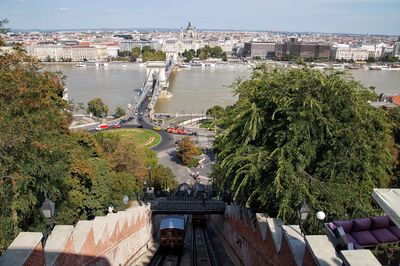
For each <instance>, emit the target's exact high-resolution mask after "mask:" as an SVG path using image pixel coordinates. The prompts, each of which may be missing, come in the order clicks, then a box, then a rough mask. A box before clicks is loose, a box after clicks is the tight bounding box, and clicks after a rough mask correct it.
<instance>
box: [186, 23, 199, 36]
mask: <svg viewBox="0 0 400 266" xmlns="http://www.w3.org/2000/svg"><path fill="white" fill-rule="evenodd" d="M184 37H185V38H191V39H197V31H196V27H192V24H191V23H190V21H189V24H188V26H187V27H186V31H185V35H184Z"/></svg>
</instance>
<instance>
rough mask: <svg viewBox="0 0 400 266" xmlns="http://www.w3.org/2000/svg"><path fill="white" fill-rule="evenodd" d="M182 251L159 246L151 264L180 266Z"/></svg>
mask: <svg viewBox="0 0 400 266" xmlns="http://www.w3.org/2000/svg"><path fill="white" fill-rule="evenodd" d="M181 258H182V251H175V250H170V249H162V248H159V249H158V250H157V253H156V254H155V255H154V256H153V258H152V259H151V261H150V263H149V266H160V265H162V266H179V265H181Z"/></svg>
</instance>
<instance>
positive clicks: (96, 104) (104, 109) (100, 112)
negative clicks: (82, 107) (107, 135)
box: [86, 98, 108, 117]
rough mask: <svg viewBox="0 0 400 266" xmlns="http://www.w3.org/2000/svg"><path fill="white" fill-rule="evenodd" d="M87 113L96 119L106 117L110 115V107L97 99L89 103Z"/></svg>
mask: <svg viewBox="0 0 400 266" xmlns="http://www.w3.org/2000/svg"><path fill="white" fill-rule="evenodd" d="M86 111H87V112H88V113H92V114H93V115H94V116H96V117H104V116H106V115H107V113H108V106H107V105H106V104H105V103H103V101H102V100H101V99H100V98H95V99H92V100H90V101H89V102H88V103H87V110H86Z"/></svg>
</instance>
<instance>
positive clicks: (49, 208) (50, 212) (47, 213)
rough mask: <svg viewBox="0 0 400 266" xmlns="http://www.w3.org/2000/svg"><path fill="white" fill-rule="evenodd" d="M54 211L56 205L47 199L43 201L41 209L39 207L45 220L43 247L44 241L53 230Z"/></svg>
mask: <svg viewBox="0 0 400 266" xmlns="http://www.w3.org/2000/svg"><path fill="white" fill-rule="evenodd" d="M55 210H56V204H55V203H54V202H52V201H51V200H49V199H48V198H47V197H46V198H45V200H44V201H43V204H42V207H40V211H41V212H42V214H43V216H44V217H45V218H46V223H47V226H46V232H45V235H44V238H43V245H44V244H45V243H46V240H47V238H48V236H49V234H50V232H51V230H52V229H53V216H54V212H55Z"/></svg>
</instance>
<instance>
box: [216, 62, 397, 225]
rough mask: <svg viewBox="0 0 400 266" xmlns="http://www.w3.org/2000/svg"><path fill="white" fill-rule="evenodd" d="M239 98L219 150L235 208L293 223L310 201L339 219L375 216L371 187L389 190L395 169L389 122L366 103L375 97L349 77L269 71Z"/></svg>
mask: <svg viewBox="0 0 400 266" xmlns="http://www.w3.org/2000/svg"><path fill="white" fill-rule="evenodd" d="M235 93H236V94H238V95H239V100H238V101H237V103H236V104H235V105H234V107H233V108H227V110H226V111H225V114H224V116H223V117H222V118H221V119H220V120H219V121H218V123H219V125H220V126H221V127H223V128H225V131H224V133H223V134H222V135H220V136H218V137H217V140H216V143H215V147H216V149H217V151H218V158H219V162H218V167H217V169H218V173H219V174H221V178H222V179H223V182H220V181H219V182H216V183H217V184H218V183H219V184H226V185H227V186H228V187H229V188H230V190H231V191H232V195H233V196H234V200H235V201H236V202H240V203H243V204H246V205H247V206H249V207H251V208H253V209H254V210H256V211H267V212H269V214H270V215H271V216H279V217H281V218H283V220H284V221H285V222H288V223H290V222H297V214H296V210H297V208H298V207H299V205H301V203H302V201H303V200H304V199H306V200H307V203H308V204H309V205H310V206H312V209H313V210H314V211H317V210H323V211H325V212H326V213H328V215H329V216H330V217H332V218H336V219H349V218H352V217H362V216H367V215H371V214H375V213H376V210H375V209H374V206H373V205H372V204H371V199H370V195H371V192H372V188H373V187H386V186H388V184H389V183H390V176H389V173H390V169H391V167H392V163H393V158H392V157H391V156H390V152H389V151H390V150H389V146H388V143H390V142H389V139H390V134H389V132H390V130H389V129H390V128H389V122H388V119H387V117H386V115H385V112H384V111H383V110H381V109H376V108H373V107H372V106H371V105H370V104H369V103H368V102H369V101H372V100H375V99H376V98H377V96H376V94H374V93H373V92H372V91H370V90H369V89H366V88H364V87H363V86H362V85H361V84H360V83H358V82H356V81H355V80H354V79H353V78H351V77H350V76H349V74H344V73H343V72H334V71H331V72H320V71H316V70H312V69H309V68H307V67H305V68H302V69H291V68H288V69H274V70H273V69H268V68H266V67H265V66H261V67H259V68H258V69H256V70H255V72H254V73H253V76H252V78H251V79H250V80H247V81H244V82H241V83H239V85H237V86H235ZM214 177H215V175H214ZM220 189H221V190H222V189H223V186H222V187H220ZM310 217H311V218H310V219H309V227H310V228H309V230H310V231H314V232H315V230H316V228H317V226H316V225H317V221H316V220H315V218H314V215H312V216H310Z"/></svg>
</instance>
